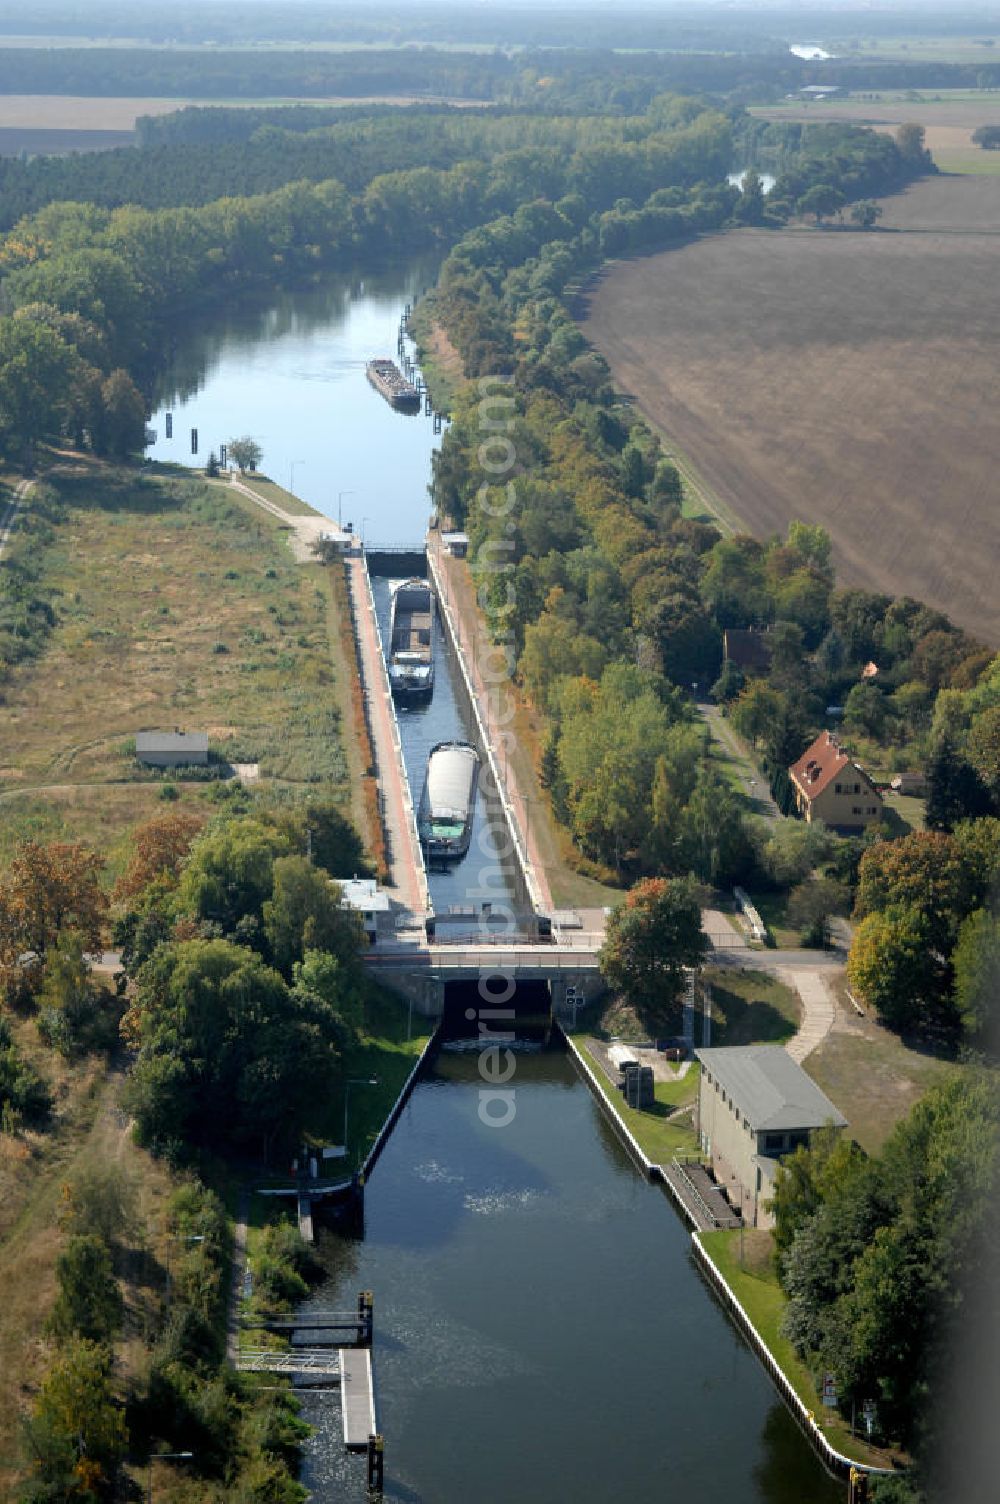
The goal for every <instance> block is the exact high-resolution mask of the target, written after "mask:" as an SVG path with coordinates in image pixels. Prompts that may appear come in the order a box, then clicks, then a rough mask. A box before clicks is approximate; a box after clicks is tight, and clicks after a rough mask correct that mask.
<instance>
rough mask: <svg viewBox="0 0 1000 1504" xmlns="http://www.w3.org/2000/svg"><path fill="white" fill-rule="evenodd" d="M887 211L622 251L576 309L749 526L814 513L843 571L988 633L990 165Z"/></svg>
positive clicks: (993, 250)
mask: <svg viewBox="0 0 1000 1504" xmlns="http://www.w3.org/2000/svg"><path fill="white" fill-rule="evenodd" d="M882 223H883V225H884V226H886V227H887V228H888V229H890V230H891V231H895V233H886V232H885V231H884V230H880V231H878V232H875V233H863V232H858V231H853V232H845V233H837V232H835V231H815V230H811V229H806V228H801V229H793V230H785V231H770V232H769V231H764V230H741V231H736V232H732V233H729V234H726V235H719V236H715V237H712V238H710V239H706V240H704V241H701V242H697V243H692V244H690V245H687V246H685V247H683V248H681V249H678V250H675V251H669V252H665V253H661V254H657V255H653V256H649V257H645V258H642V259H638V260H634V261H629V262H623V263H620V264H618V265H616V266H615V267H613V268H612V269H610V270H609V271H608V272H607V273H606V274H605V275H604V276H603V278H602V279H600V281H598V282H597V283H596V284H595V285H594V286H593V287H592V288H591V289H590V290H589V291H588V292H587V293H586V294H585V295H584V297H583V298H582V299H581V307H580V309H579V313H580V316H581V321H582V325H583V329H584V332H585V334H586V335H587V336H588V338H589V339H590V340H591V341H592V342H593V343H594V345H596V346H597V348H598V349H600V350H601V352H602V353H603V354H604V356H605V357H606V358H607V360H608V361H609V363H610V365H611V369H612V371H613V373H614V377H615V380H616V382H617V383H618V385H619V387H620V388H621V390H623V391H625V392H628V393H631V394H632V395H633V396H634V398H635V400H636V402H637V404H638V406H639V407H640V409H641V410H642V412H643V413H644V414H645V416H646V417H647V419H648V420H649V421H650V422H651V423H652V424H653V425H654V426H655V427H656V428H657V429H658V430H659V431H660V432H661V433H662V434H663V435H665V436H666V437H667V439H668V441H672V442H673V444H674V445H675V446H676V447H677V448H678V450H679V451H681V452H682V454H683V456H684V457H686V458H687V459H688V460H690V461H691V463H692V464H693V465H694V467H695V469H696V471H697V472H698V473H699V475H700V476H701V478H702V479H703V480H704V482H705V484H706V487H707V488H708V490H709V493H713V492H714V494H715V495H717V496H718V497H719V499H720V501H721V503H722V504H723V506H724V508H726V509H727V510H729V511H731V512H732V513H734V514H735V515H736V517H738V518H739V519H740V521H741V522H742V523H743V525H744V526H745V527H746V528H747V529H748V530H750V531H751V532H753V533H755V534H756V535H758V536H759V537H766V536H769V535H771V534H773V533H775V532H782V533H783V532H784V531H785V529H786V528H787V526H788V523H789V522H790V521H791V520H792V519H793V518H800V519H802V520H804V521H809V522H821V523H822V524H823V525H824V526H825V527H826V528H827V529H828V530H829V532H830V534H831V537H832V538H833V542H834V549H835V558H836V562H837V567H838V574H839V578H840V580H841V582H842V583H845V584H854V585H860V586H864V587H867V588H868V589H874V590H886V591H892V592H895V593H901V594H902V593H906V594H910V595H913V596H916V597H918V598H920V599H923V600H925V601H928V602H930V603H932V604H934V605H936V606H938V607H940V608H941V609H942V610H944V611H947V612H948V613H949V615H950V616H951V617H952V618H953V620H955V621H956V622H959V623H960V624H961V625H962V626H964V627H966V628H967V629H968V630H969V631H971V632H974V633H975V634H976V635H978V636H980V637H981V638H983V639H984V640H985V641H987V642H989V643H991V644H1000V590H998V589H997V580H996V574H997V564H998V561H1000V507H998V502H1000V443H998V440H997V433H996V424H995V393H996V372H997V362H998V356H1000V278H998V276H997V258H998V253H1000V181H998V180H997V179H995V178H971V177H965V178H962V177H948V178H935V179H927V180H924V181H922V182H920V183H918V184H916V185H914V186H913V187H912V188H911V189H910V190H908V191H907V192H906V193H905V194H901V195H898V196H897V197H895V198H893V199H891V200H887V201H886V204H885V217H884V220H883V222H882ZM667 448H668V449H669V448H670V442H668V444H667Z"/></svg>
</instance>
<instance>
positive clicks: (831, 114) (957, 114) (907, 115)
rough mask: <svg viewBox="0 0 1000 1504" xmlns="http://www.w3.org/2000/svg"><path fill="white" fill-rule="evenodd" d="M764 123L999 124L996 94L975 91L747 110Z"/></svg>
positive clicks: (999, 98) (999, 96)
mask: <svg viewBox="0 0 1000 1504" xmlns="http://www.w3.org/2000/svg"><path fill="white" fill-rule="evenodd" d="M750 114H751V115H759V116H760V117H761V118H762V119H764V120H808V121H812V122H820V121H824V120H835V121H854V122H855V123H857V124H859V125H903V124H905V123H907V122H909V121H913V122H914V123H915V124H917V125H924V126H926V127H927V129H928V130H930V129H932V128H933V127H934V126H955V127H957V126H964V127H965V128H966V129H967V130H970V131H972V130H975V128H976V126H977V125H997V124H1000V94H997V93H995V92H993V91H992V90H991V91H989V92H987V91H986V90H977V91H976V93H975V94H971V93H970V94H957V93H956V94H951V95H944V96H943V97H939V98H935V97H934V95H933V94H927V95H923V96H921V97H919V98H917V99H900V98H898V97H892V96H882V97H874V96H873V97H872V98H869V99H832V100H825V101H824V102H823V103H822V104H819V103H817V104H798V103H795V104H787V105H786V104H781V105H758V106H755V107H753V108H751V110H750Z"/></svg>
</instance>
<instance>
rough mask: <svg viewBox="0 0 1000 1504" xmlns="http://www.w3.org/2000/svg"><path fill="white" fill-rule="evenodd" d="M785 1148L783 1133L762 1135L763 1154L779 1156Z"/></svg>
mask: <svg viewBox="0 0 1000 1504" xmlns="http://www.w3.org/2000/svg"><path fill="white" fill-rule="evenodd" d="M784 1147H785V1135H784V1134H783V1133H765V1134H764V1153H765V1154H779V1153H780V1152H781V1150H782V1149H783V1148H784Z"/></svg>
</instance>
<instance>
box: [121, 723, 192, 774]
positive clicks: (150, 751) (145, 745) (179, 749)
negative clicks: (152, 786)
mask: <svg viewBox="0 0 1000 1504" xmlns="http://www.w3.org/2000/svg"><path fill="white" fill-rule="evenodd" d="M135 757H136V762H141V763H145V765H146V767H148V768H190V767H204V766H205V764H206V763H207V762H208V733H207V732H205V731H140V732H138V733H137V734H136V738H135Z"/></svg>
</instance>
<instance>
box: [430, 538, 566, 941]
mask: <svg viewBox="0 0 1000 1504" xmlns="http://www.w3.org/2000/svg"><path fill="white" fill-rule="evenodd" d="M427 550H428V554H429V556H430V557H432V559H433V562H434V565H435V568H436V570H437V575H438V579H439V580H442V581H443V582H444V584H445V587H446V595H445V599H444V601H443V602H442V605H443V606H444V607H445V609H446V610H449V611H450V613H451V616H452V620H453V621H454V622H455V624H456V630H457V635H458V643H459V647H460V650H461V654H462V657H463V658H464V661H465V666H466V669H467V671H468V674H469V677H470V679H471V681H472V688H473V690H474V692H475V697H476V703H477V705H478V707H479V715H480V719H481V720H482V723H483V727H484V729H485V732H486V735H487V736H488V738H489V740H490V744H491V746H492V747H493V751H494V755H495V757H496V760H497V766H498V771H499V772H500V781H501V782H502V784H503V792H504V794H505V796H506V800H507V805H508V808H509V810H510V812H511V814H512V816H513V819H514V823H515V825H516V827H517V838H518V840H519V841H520V843H521V847H522V850H523V851H524V852H525V854H526V856H527V860H528V864H529V866H530V868H531V872H530V878H531V881H533V883H534V885H535V889H536V890H537V895H538V900H539V904H540V907H541V908H542V909H543V910H546V909H547V910H548V911H549V912H550V913H551V911H552V909H553V908H554V907H555V905H554V904H553V902H552V892H551V889H550V887H549V880H548V875H547V873H546V871H545V864H544V862H543V861H542V854H541V851H540V850H539V846H538V841H537V839H536V831H535V830H534V829H533V828H532V824H531V812H530V806H531V803H532V802H533V801H532V800H531V798H530V797H529V796H528V795H527V794H526V793H525V790H524V789H523V788H522V787H521V785H520V783H519V781H518V776H517V769H516V766H515V763H514V760H513V759H512V758H508V757H507V756H506V755H505V754H504V753H503V752H502V751H501V749H502V748H503V746H504V745H505V738H506V737H509V736H510V727H509V720H507V721H505V722H504V724H503V725H501V723H500V705H501V703H505V702H507V701H508V700H509V694H508V689H507V686H506V685H505V684H504V682H503V680H502V679H501V680H500V681H499V682H498V681H496V680H493V681H492V682H491V684H490V685H489V686H487V684H486V681H485V678H484V675H483V656H482V655H481V654H480V653H479V652H477V651H476V644H477V641H478V643H479V645H480V646H482V645H483V643H484V642H486V641H488V639H487V638H486V634H485V627H484V625H483V623H482V622H479V623H475V622H473V623H470V622H469V621H468V620H467V618H466V615H465V614H463V603H462V600H461V592H460V589H459V581H460V577H461V571H463V570H465V569H466V566H465V565H464V564H462V563H461V562H459V561H457V560H455V559H453V558H451V556H450V555H449V554H447V553H445V552H444V550H443V548H442V546H441V535H440V533H439V532H432V533H430V534H428V538H427ZM470 633H471V640H470ZM486 657H487V658H489V659H492V662H493V663H494V665H495V663H496V658H495V655H492V654H487V655H486ZM536 824H537V821H536Z"/></svg>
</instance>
